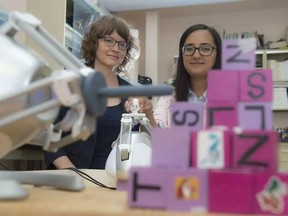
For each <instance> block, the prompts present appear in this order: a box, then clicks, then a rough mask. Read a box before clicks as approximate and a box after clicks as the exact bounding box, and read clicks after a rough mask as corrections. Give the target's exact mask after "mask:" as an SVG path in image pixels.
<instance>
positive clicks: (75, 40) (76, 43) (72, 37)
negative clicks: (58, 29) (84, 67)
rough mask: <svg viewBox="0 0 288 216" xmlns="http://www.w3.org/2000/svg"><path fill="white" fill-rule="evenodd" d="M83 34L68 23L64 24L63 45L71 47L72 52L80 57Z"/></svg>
mask: <svg viewBox="0 0 288 216" xmlns="http://www.w3.org/2000/svg"><path fill="white" fill-rule="evenodd" d="M82 38H83V36H82V35H81V34H80V33H79V32H78V31H76V30H75V29H73V28H72V27H71V26H70V25H68V24H65V47H67V48H68V49H71V50H72V52H73V53H74V54H75V55H76V56H77V57H80V44H81V41H82Z"/></svg>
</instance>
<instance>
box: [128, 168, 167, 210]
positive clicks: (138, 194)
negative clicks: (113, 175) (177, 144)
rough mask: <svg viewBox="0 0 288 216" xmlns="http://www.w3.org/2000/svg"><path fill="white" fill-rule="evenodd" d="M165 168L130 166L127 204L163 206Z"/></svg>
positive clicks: (151, 206)
mask: <svg viewBox="0 0 288 216" xmlns="http://www.w3.org/2000/svg"><path fill="white" fill-rule="evenodd" d="M165 181H166V172H165V169H161V168H155V167H132V168H131V169H130V172H129V178H128V204H129V206H134V207H149V208H165V206H166V189H165V184H163V182H165Z"/></svg>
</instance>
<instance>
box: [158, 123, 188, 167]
mask: <svg viewBox="0 0 288 216" xmlns="http://www.w3.org/2000/svg"><path fill="white" fill-rule="evenodd" d="M189 157H190V129H189V128H186V127H184V128H182V127H178V128H177V127H176V128H170V129H161V128H153V130H152V166H154V167H181V168H188V167H189V163H190V159H189Z"/></svg>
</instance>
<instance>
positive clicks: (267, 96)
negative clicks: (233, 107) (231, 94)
mask: <svg viewBox="0 0 288 216" xmlns="http://www.w3.org/2000/svg"><path fill="white" fill-rule="evenodd" d="M272 93H273V81H272V72H271V70H248V71H241V72H240V101H266V102H272V96H273V94H272Z"/></svg>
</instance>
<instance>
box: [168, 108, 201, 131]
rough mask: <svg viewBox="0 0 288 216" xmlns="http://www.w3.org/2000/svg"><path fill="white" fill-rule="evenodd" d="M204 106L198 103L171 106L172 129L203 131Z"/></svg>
mask: <svg viewBox="0 0 288 216" xmlns="http://www.w3.org/2000/svg"><path fill="white" fill-rule="evenodd" d="M203 109H204V107H203V105H202V104H201V103H196V102H189V103H187V102H176V103H174V104H173V105H172V106H171V128H175V127H187V128H189V129H191V130H192V131H197V130H201V129H203Z"/></svg>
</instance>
